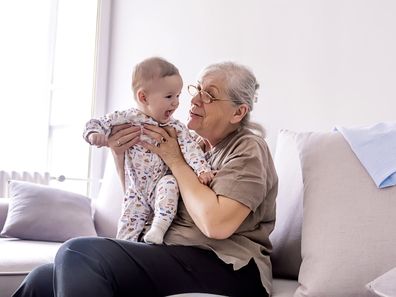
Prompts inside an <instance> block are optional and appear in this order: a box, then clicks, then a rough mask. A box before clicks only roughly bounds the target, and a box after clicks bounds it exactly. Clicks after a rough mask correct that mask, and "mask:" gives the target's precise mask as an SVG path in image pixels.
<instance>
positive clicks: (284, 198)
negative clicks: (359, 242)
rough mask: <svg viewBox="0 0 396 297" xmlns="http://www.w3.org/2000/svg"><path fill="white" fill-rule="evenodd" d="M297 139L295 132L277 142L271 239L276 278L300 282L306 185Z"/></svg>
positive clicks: (280, 136)
mask: <svg viewBox="0 0 396 297" xmlns="http://www.w3.org/2000/svg"><path fill="white" fill-rule="evenodd" d="M296 137H297V133H295V132H292V131H288V130H281V131H280V132H279V133H278V139H277V141H276V150H275V156H274V163H275V168H276V172H277V174H278V180H279V187H278V196H277V197H276V222H275V229H274V231H273V232H272V233H271V235H270V239H271V243H272V247H273V250H272V253H271V262H272V272H273V275H274V277H277V278H288V279H297V277H298V271H299V269H300V265H301V228H302V220H303V219H302V217H303V181H302V175H301V166H300V158H299V155H298V150H297V143H296Z"/></svg>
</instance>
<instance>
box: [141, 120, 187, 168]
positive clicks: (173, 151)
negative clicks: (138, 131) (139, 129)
mask: <svg viewBox="0 0 396 297" xmlns="http://www.w3.org/2000/svg"><path fill="white" fill-rule="evenodd" d="M143 133H144V134H145V135H147V136H149V137H151V138H152V139H154V140H155V141H156V142H157V143H158V145H157V146H155V145H152V144H150V143H148V142H144V141H143V142H142V143H141V145H142V146H143V147H145V148H146V149H149V150H150V151H151V152H153V153H155V154H158V155H159V156H160V157H161V159H162V160H163V161H164V162H165V163H166V165H168V167H169V168H170V170H173V168H174V167H175V166H177V164H180V163H182V164H186V162H185V160H184V157H183V155H182V153H181V151H180V146H179V143H178V141H177V133H176V130H175V129H174V128H172V127H158V126H154V125H144V126H143Z"/></svg>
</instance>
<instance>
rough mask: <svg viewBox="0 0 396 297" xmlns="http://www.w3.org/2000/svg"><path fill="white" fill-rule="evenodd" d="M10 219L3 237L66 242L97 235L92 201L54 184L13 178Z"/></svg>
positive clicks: (7, 220)
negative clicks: (79, 237) (55, 186)
mask: <svg viewBox="0 0 396 297" xmlns="http://www.w3.org/2000/svg"><path fill="white" fill-rule="evenodd" d="M9 195H10V197H11V199H10V202H9V207H8V213H7V219H6V221H5V223H4V227H3V230H2V231H1V236H5V237H15V238H20V239H30V240H44V241H58V242H63V241H66V240H68V239H70V238H73V237H77V236H96V230H95V226H94V223H93V219H92V209H91V200H90V199H89V198H88V197H86V196H83V195H80V194H77V193H73V192H68V191H64V190H60V189H56V188H52V187H50V186H44V185H39V184H35V183H30V182H24V181H16V180H12V181H10V182H9Z"/></svg>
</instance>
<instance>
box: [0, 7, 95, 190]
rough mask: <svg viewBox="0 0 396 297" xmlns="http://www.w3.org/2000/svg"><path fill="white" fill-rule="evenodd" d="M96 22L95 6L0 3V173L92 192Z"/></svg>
mask: <svg viewBox="0 0 396 297" xmlns="http://www.w3.org/2000/svg"><path fill="white" fill-rule="evenodd" d="M96 18H97V1H96V0H87V1H79V0H40V1H31V0H12V1H11V0H9V1H0V37H1V40H0V42H1V46H0V65H1V66H0V125H1V126H0V127H1V128H0V129H1V134H0V170H15V171H38V172H45V171H48V172H50V173H51V175H53V176H58V175H61V174H62V175H65V176H66V177H67V178H70V179H69V180H67V181H66V182H65V183H63V184H59V185H58V186H60V187H63V188H68V189H70V190H75V191H78V192H82V193H86V190H87V184H86V182H84V181H75V180H76V179H77V180H79V179H81V180H83V179H87V177H88V168H89V161H88V160H89V147H88V146H87V144H86V143H84V141H83V140H82V137H81V135H82V129H83V126H84V123H85V122H86V121H87V120H88V119H89V118H90V117H91V109H92V102H93V100H92V99H93V98H92V96H93V95H92V94H93V87H94V60H95V37H96V21H97V20H96Z"/></svg>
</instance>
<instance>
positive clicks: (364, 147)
mask: <svg viewBox="0 0 396 297" xmlns="http://www.w3.org/2000/svg"><path fill="white" fill-rule="evenodd" d="M335 130H338V131H339V132H340V133H341V134H342V135H343V136H344V138H345V139H346V141H347V142H348V143H349V145H350V146H351V148H352V151H353V152H354V153H355V155H356V156H357V158H358V159H359V161H360V162H361V163H362V165H363V166H364V168H366V170H367V172H368V173H369V175H370V176H371V178H372V179H373V180H374V182H375V184H376V185H377V187H378V188H385V187H390V186H394V185H396V122H388V123H378V124H375V125H372V126H367V127H356V128H352V127H351V128H347V127H340V126H337V127H335Z"/></svg>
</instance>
